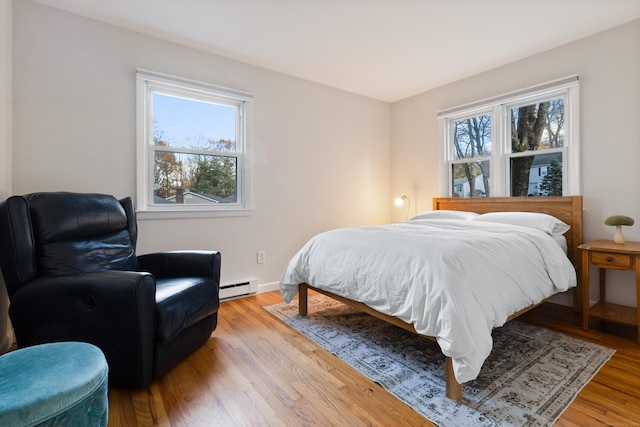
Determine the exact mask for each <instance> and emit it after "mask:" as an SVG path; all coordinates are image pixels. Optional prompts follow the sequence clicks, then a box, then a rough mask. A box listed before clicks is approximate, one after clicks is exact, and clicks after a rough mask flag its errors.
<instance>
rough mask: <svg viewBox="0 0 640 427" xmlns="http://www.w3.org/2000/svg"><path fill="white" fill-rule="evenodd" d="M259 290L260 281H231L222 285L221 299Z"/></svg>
mask: <svg viewBox="0 0 640 427" xmlns="http://www.w3.org/2000/svg"><path fill="white" fill-rule="evenodd" d="M256 292H258V281H257V280H249V281H247V282H240V283H231V284H228V285H221V286H220V299H221V300H224V299H231V298H240V297H245V296H249V295H253V294H255V293H256Z"/></svg>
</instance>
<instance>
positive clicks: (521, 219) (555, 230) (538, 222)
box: [473, 212, 570, 236]
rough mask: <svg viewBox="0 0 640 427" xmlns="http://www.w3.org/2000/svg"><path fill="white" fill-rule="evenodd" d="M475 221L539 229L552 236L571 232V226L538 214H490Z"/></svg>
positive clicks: (476, 218) (554, 218)
mask: <svg viewBox="0 0 640 427" xmlns="http://www.w3.org/2000/svg"><path fill="white" fill-rule="evenodd" d="M473 221H483V222H498V223H501V224H511V225H520V226H523V227H531V228H537V229H539V230H542V231H544V232H546V233H547V234H549V235H551V236H560V235H562V234H564V233H566V232H567V231H568V230H569V228H570V227H569V225H568V224H565V223H564V222H562V221H560V220H559V219H558V218H556V217H554V216H551V215H547V214H543V213H536V212H490V213H486V214H482V215H479V216H477V217H475V218H473Z"/></svg>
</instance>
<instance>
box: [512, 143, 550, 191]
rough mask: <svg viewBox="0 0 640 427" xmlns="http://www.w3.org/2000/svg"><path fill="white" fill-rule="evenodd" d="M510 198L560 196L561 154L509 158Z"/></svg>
mask: <svg viewBox="0 0 640 427" xmlns="http://www.w3.org/2000/svg"><path fill="white" fill-rule="evenodd" d="M511 195H512V196H562V153H551V154H537V155H535V156H525V157H514V158H511Z"/></svg>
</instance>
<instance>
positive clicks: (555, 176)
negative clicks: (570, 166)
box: [540, 159, 562, 196]
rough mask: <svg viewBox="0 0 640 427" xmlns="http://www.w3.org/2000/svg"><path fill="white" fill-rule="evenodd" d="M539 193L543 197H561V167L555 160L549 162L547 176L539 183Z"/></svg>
mask: <svg viewBox="0 0 640 427" xmlns="http://www.w3.org/2000/svg"><path fill="white" fill-rule="evenodd" d="M540 193H541V195H544V196H562V165H561V164H560V162H559V161H557V160H556V159H553V160H551V165H550V166H549V168H547V174H546V175H545V176H544V178H542V182H540Z"/></svg>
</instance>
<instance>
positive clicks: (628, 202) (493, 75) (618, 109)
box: [391, 21, 640, 305]
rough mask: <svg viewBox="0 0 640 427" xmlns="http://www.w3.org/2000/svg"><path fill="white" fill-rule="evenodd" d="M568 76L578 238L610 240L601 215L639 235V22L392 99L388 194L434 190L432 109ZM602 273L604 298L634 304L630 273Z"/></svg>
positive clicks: (426, 200)
mask: <svg viewBox="0 0 640 427" xmlns="http://www.w3.org/2000/svg"><path fill="white" fill-rule="evenodd" d="M571 74H578V75H579V76H580V98H581V100H580V104H581V105H580V115H581V122H580V123H581V129H580V133H581V156H582V162H581V168H582V194H583V202H584V239H585V241H587V240H594V239H611V238H612V237H613V231H614V230H613V229H612V228H610V227H607V226H605V225H604V224H603V221H604V219H605V218H606V217H607V216H609V215H613V214H623V215H628V216H631V217H633V218H635V219H636V221H637V222H636V225H635V226H633V227H627V228H625V230H624V231H625V236H626V238H627V240H635V241H638V240H640V190H639V189H638V183H639V182H640V167H638V162H639V160H640V137H639V136H638V132H637V127H638V123H639V120H640V21H634V22H631V23H629V24H626V25H622V26H619V27H616V28H614V29H611V30H609V31H605V32H602V33H599V34H596V35H594V36H591V37H588V38H584V39H582V40H579V41H577V42H574V43H571V44H568V45H565V46H562V47H560V48H557V49H553V50H550V51H547V52H545V53H542V54H539V55H535V56H531V57H529V58H526V59H524V60H521V61H518V62H515V63H512V64H510V65H507V66H504V67H500V68H498V69H495V70H492V71H489V72H486V73H483V74H479V75H476V76H473V77H471V78H468V79H465V80H461V81H458V82H455V83H452V84H449V85H446V86H443V87H440V88H437V89H435V90H432V91H429V92H426V93H423V94H420V95H417V96H414V97H411V98H409V99H406V100H403V101H400V102H397V103H395V104H393V105H392V124H393V126H392V147H393V150H392V166H391V170H392V193H393V194H401V193H405V192H411V191H413V194H414V196H415V198H416V199H417V204H418V207H419V209H421V210H430V209H431V198H432V197H435V196H440V195H441V194H439V192H440V184H439V178H440V168H441V166H442V162H441V154H440V142H439V130H438V122H437V120H436V114H437V112H438V111H439V110H443V109H446V108H450V107H455V106H458V105H463V104H466V103H469V102H473V101H478V100H482V99H485V98H488V97H491V96H496V95H500V94H504V93H507V92H510V91H513V90H516V89H521V88H525V87H528V86H532V85H535V84H539V83H544V82H547V81H551V80H555V79H558V78H561V77H565V76H568V75H571ZM394 219H401V218H400V216H399V213H398V212H394ZM608 274H609V276H608V277H609V283H610V286H609V290H608V291H609V294H608V297H609V299H610V300H611V301H613V302H618V303H621V304H625V305H635V304H634V303H633V302H634V301H635V288H634V286H633V284H634V281H633V274H632V273H631V272H616V271H610V272H609V273H608ZM592 288H595V282H594V285H593V286H592ZM592 291H595V289H592ZM592 299H597V294H596V292H592Z"/></svg>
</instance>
